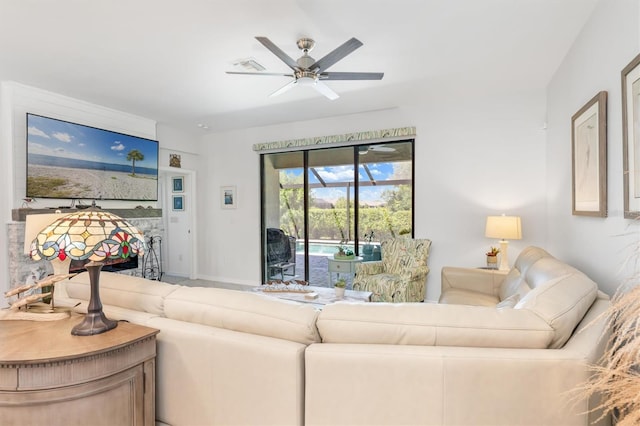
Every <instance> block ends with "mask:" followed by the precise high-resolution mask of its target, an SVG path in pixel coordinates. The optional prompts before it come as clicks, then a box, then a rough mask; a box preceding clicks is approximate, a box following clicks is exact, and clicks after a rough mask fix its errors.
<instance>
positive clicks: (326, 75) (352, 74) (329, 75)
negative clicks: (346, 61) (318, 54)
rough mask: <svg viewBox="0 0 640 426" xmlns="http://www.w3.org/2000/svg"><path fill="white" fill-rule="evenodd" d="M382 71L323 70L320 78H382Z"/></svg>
mask: <svg viewBox="0 0 640 426" xmlns="http://www.w3.org/2000/svg"><path fill="white" fill-rule="evenodd" d="M382 77H384V73H383V72H323V73H322V74H320V76H319V78H321V79H322V80H382Z"/></svg>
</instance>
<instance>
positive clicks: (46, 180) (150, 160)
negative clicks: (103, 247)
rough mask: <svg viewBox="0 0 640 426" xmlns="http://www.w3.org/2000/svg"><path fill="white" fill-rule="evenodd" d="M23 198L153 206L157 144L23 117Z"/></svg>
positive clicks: (35, 116) (36, 117)
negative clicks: (25, 188)
mask: <svg viewBox="0 0 640 426" xmlns="http://www.w3.org/2000/svg"><path fill="white" fill-rule="evenodd" d="M26 195H27V197H32V198H65V199H93V200H130V201H157V199H158V141H155V140H151V139H144V138H139V137H137V136H131V135H125V134H122V133H117V132H112V131H109V130H103V129H97V128H95V127H89V126H84V125H82V124H76V123H70V122H68V121H62V120H57V119H54V118H48V117H43V116H40V115H36V114H31V113H27V194H26Z"/></svg>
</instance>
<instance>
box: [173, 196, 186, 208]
mask: <svg viewBox="0 0 640 426" xmlns="http://www.w3.org/2000/svg"><path fill="white" fill-rule="evenodd" d="M173 210H174V211H182V210H184V195H174V196H173Z"/></svg>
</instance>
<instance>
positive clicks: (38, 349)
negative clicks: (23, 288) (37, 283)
mask: <svg viewBox="0 0 640 426" xmlns="http://www.w3.org/2000/svg"><path fill="white" fill-rule="evenodd" d="M80 321H81V317H80V316H78V315H75V314H74V315H72V316H71V317H70V318H69V319H64V320H60V321H0V342H2V344H1V345H0V424H1V425H20V426H28V425H43V424H46V425H136V426H142V425H148V426H151V425H154V424H155V357H156V334H157V333H158V330H155V329H153V328H149V327H143V326H139V325H135V324H130V323H127V322H120V323H118V326H117V327H116V328H115V329H113V330H111V331H108V332H106V333H102V334H97V335H94V336H72V335H71V328H72V327H73V326H74V325H76V324H77V323H78V322H80Z"/></svg>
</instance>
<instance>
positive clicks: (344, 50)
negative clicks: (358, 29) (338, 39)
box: [309, 37, 362, 73]
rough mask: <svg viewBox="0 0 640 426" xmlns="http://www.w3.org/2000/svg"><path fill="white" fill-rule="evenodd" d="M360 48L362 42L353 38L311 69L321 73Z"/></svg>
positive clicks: (318, 61) (321, 59)
mask: <svg viewBox="0 0 640 426" xmlns="http://www.w3.org/2000/svg"><path fill="white" fill-rule="evenodd" d="M360 46H362V42H361V41H360V40H358V39H357V38H355V37H352V38H351V39H349V40H347V41H346V42H344V43H343V44H342V45H341V46H339V47H337V48H335V49H334V50H332V51H331V52H329V53H328V54H326V55H325V56H323V57H322V58H320V59H319V60H317V61H316V62H315V63H314V64H313V65H311V66H310V67H309V69H310V70H317V72H319V73H320V72H322V71H324V70H326V69H327V68H329V67H330V66H331V65H333V64H335V63H336V62H338V61H339V60H340V59H342V58H344V57H345V56H347V55H348V54H349V53H351V52H353V51H354V50H356V49H357V48H358V47H360Z"/></svg>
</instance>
